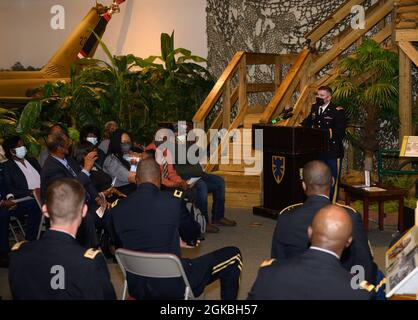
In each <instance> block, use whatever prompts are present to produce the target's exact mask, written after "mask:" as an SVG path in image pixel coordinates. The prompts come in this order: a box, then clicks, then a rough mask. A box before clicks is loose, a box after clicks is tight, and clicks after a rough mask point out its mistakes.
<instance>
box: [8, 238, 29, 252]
mask: <svg viewBox="0 0 418 320" xmlns="http://www.w3.org/2000/svg"><path fill="white" fill-rule="evenodd" d="M26 242H27V241H26V240H25V241H20V242H17V243H15V245H14V246H13V247H12V249H11V250H12V251H16V250H19V249H20V247H21V246H22V244H24V243H26Z"/></svg>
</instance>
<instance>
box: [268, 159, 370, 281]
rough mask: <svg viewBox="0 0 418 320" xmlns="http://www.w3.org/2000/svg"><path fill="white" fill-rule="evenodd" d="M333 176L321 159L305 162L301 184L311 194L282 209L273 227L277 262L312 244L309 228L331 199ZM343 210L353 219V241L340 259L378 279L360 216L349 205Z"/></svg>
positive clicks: (349, 267) (345, 265) (273, 253)
mask: <svg viewBox="0 0 418 320" xmlns="http://www.w3.org/2000/svg"><path fill="white" fill-rule="evenodd" d="M332 179H333V178H332V176H331V172H330V169H329V167H328V166H327V165H326V164H325V163H323V162H321V161H318V160H315V161H311V162H308V163H307V164H306V165H305V166H304V168H303V182H302V187H303V189H304V190H305V193H306V195H307V197H308V198H307V200H306V201H305V202H304V203H299V204H296V205H292V206H290V207H288V208H285V209H284V210H282V212H280V214H279V216H278V219H277V224H276V229H275V230H274V234H273V240H272V246H271V257H272V258H275V259H277V261H278V263H282V261H285V260H287V259H290V258H293V257H296V256H298V255H301V254H302V253H304V252H305V251H306V250H307V249H308V248H309V237H308V234H307V232H306V230H307V229H308V226H309V225H310V224H311V223H312V220H313V219H314V217H315V214H316V213H317V212H318V211H319V210H320V209H322V208H323V207H325V206H328V205H329V204H330V203H331V201H330V199H329V197H328V194H329V189H330V188H331V186H332ZM344 210H346V211H347V213H348V214H349V217H350V218H351V221H352V225H353V234H352V237H353V241H352V244H351V246H349V247H347V248H346V249H345V250H344V252H343V254H342V256H341V263H342V265H343V267H344V268H345V269H346V270H347V271H348V272H351V269H352V267H353V266H357V265H360V266H362V267H363V268H364V270H365V278H366V280H367V281H369V282H370V283H375V280H376V274H377V266H376V264H375V263H374V262H373V257H372V254H371V252H370V247H369V242H368V238H367V233H366V232H365V230H364V227H363V223H362V219H361V216H360V214H358V213H357V212H356V211H355V210H354V209H352V208H350V207H345V206H344Z"/></svg>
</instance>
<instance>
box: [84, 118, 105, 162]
mask: <svg viewBox="0 0 418 320" xmlns="http://www.w3.org/2000/svg"><path fill="white" fill-rule="evenodd" d="M99 141H100V130H99V128H98V127H97V126H95V125H94V124H87V125H85V126H84V127H83V128H81V130H80V143H83V142H90V143H91V144H92V145H93V146H95V147H96V148H97V147H98V145H99ZM96 151H97V156H98V157H99V159H97V161H96V164H97V165H99V166H100V167H102V166H103V162H104V159H105V158H106V154H105V153H104V152H103V150H102V149H99V148H97V149H96Z"/></svg>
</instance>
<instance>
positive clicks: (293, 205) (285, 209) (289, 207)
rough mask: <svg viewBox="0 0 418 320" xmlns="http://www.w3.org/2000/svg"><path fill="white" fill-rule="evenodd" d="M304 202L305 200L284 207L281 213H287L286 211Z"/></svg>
mask: <svg viewBox="0 0 418 320" xmlns="http://www.w3.org/2000/svg"><path fill="white" fill-rule="evenodd" d="M302 204H303V202H301V203H296V204H292V205H291V206H288V207H286V208H284V209H283V210H282V211H280V212H279V215H280V214H282V213H285V212H286V211H289V210H290V209H293V208H295V207H298V206H301V205H302Z"/></svg>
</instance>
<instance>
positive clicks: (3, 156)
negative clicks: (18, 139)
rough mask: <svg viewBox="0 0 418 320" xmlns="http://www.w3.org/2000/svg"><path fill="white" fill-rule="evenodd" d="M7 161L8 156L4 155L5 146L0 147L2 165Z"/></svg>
mask: <svg viewBox="0 0 418 320" xmlns="http://www.w3.org/2000/svg"><path fill="white" fill-rule="evenodd" d="M5 161H7V158H6V155H5V154H4V149H3V146H2V145H0V163H2V162H5Z"/></svg>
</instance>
